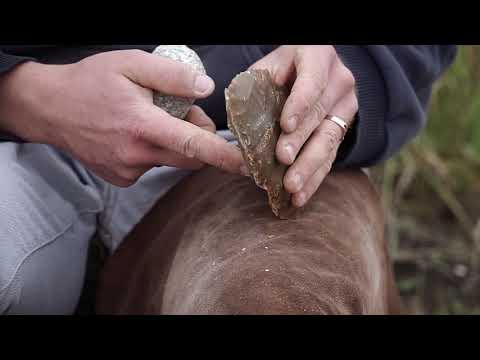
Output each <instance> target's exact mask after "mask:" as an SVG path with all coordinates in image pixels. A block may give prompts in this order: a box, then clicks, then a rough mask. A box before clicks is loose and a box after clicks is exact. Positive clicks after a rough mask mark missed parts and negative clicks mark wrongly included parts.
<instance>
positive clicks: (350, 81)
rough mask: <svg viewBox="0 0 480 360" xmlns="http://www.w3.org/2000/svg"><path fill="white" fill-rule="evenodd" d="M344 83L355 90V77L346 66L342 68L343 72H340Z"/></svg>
mask: <svg viewBox="0 0 480 360" xmlns="http://www.w3.org/2000/svg"><path fill="white" fill-rule="evenodd" d="M340 74H341V78H342V82H343V83H344V84H345V85H346V86H348V87H349V88H353V87H354V86H355V83H356V81H355V77H354V76H353V74H352V72H351V71H350V69H348V68H347V67H346V66H342V70H341V72H340Z"/></svg>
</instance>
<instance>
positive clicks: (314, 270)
mask: <svg viewBox="0 0 480 360" xmlns="http://www.w3.org/2000/svg"><path fill="white" fill-rule="evenodd" d="M97 300H98V301H97V312H98V313H100V314H395V313H399V311H400V302H399V297H398V294H397V289H396V287H395V283H394V279H393V276H392V269H391V265H390V262H389V259H388V251H387V245H386V242H385V239H384V219H383V211H382V208H381V204H380V200H379V197H378V195H377V193H376V191H375V189H374V187H373V186H372V184H371V183H370V181H369V179H368V177H367V176H366V175H365V174H363V173H362V172H361V171H350V170H349V171H338V172H334V173H332V174H330V175H329V176H328V177H327V179H326V180H325V182H324V183H323V184H322V185H321V186H320V188H319V190H318V191H317V193H316V194H315V196H314V197H313V199H312V200H311V201H310V203H309V205H308V206H307V208H306V211H305V213H304V214H303V216H302V217H301V218H299V219H296V220H279V219H278V218H276V217H275V216H274V215H273V214H272V211H271V210H270V208H269V206H268V202H267V199H266V194H265V192H264V191H263V190H261V189H259V188H257V187H256V186H255V185H254V184H253V181H252V180H251V179H248V178H244V177H241V176H236V175H231V174H226V173H223V172H220V171H218V170H216V169H214V168H205V169H203V170H201V171H199V172H197V173H195V174H193V175H192V176H190V177H188V178H186V179H184V180H183V181H182V182H181V183H179V184H178V185H177V186H176V187H175V188H173V189H172V190H171V191H170V192H169V193H168V194H167V195H166V196H165V197H163V198H162V199H161V200H160V201H159V202H158V203H157V205H156V206H155V207H154V208H153V209H152V210H151V211H150V212H149V214H147V215H146V216H145V218H144V219H143V220H142V222H141V223H140V224H139V225H138V226H137V227H136V228H135V229H134V230H133V231H132V233H131V234H130V235H129V236H128V238H127V239H126V240H125V242H124V243H123V244H122V246H121V247H120V248H119V249H118V251H117V252H116V253H115V254H114V255H113V256H111V258H110V259H109V260H108V262H107V264H106V267H105V268H104V270H103V273H102V276H101V280H100V287H99V291H98V299H97Z"/></svg>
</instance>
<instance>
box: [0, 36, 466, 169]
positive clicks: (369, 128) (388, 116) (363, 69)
mask: <svg viewBox="0 0 480 360" xmlns="http://www.w3.org/2000/svg"><path fill="white" fill-rule="evenodd" d="M191 47H192V48H194V49H195V50H196V51H197V52H198V54H199V55H200V57H201V59H202V61H203V63H204V64H205V67H206V70H207V73H208V74H209V75H210V76H211V77H212V78H213V79H214V80H215V83H216V89H215V92H214V94H212V95H211V96H210V97H209V98H208V99H204V100H201V101H198V102H197V104H198V105H200V106H202V107H203V109H204V110H205V111H206V112H207V113H208V114H209V115H210V117H211V118H212V119H213V120H214V121H215V122H216V124H217V127H218V129H225V128H226V114H225V100H224V89H225V88H226V87H227V86H228V84H229V83H230V81H231V80H232V79H233V77H234V76H235V75H236V74H238V73H239V72H241V71H244V70H246V69H247V68H248V67H249V66H250V65H251V64H253V63H254V62H255V61H257V60H258V59H260V58H262V57H263V56H265V55H266V54H267V53H269V52H271V51H272V50H273V49H274V48H275V47H276V46H275V45H191ZM335 47H336V49H337V52H338V54H339V56H340V58H341V59H342V60H343V62H344V63H345V65H346V66H347V67H349V68H350V70H351V71H352V72H353V74H354V76H355V78H356V82H357V90H358V96H359V113H358V115H357V121H356V123H355V126H354V127H353V129H352V130H351V131H350V132H349V133H348V135H347V137H346V139H345V141H344V143H343V144H342V146H341V148H340V150H339V155H338V158H337V161H336V166H337V167H347V166H348V167H358V166H362V167H365V166H370V165H374V164H376V163H378V162H380V161H383V160H385V159H387V158H389V157H390V156H392V155H393V154H394V153H395V152H397V151H398V150H399V149H400V148H401V147H402V145H404V144H405V143H406V142H407V141H409V140H411V139H412V138H413V137H414V136H415V135H416V134H417V133H418V131H419V130H420V129H421V128H422V127H423V126H424V124H425V120H426V111H427V107H428V102H429V99H430V94H431V91H432V85H433V83H434V82H435V81H436V80H437V79H438V78H439V77H440V75H441V74H442V73H443V71H444V70H445V69H446V68H447V67H448V66H449V65H450V64H451V63H452V61H453V59H454V58H455V55H456V52H457V47H456V46H454V45H363V46H360V45H336V46H335ZM129 48H137V49H143V50H145V51H149V52H151V51H153V49H154V48H155V46H154V45H151V46H145V45H122V46H83V47H57V46H40V45H37V46H28V45H24V46H3V47H0V50H1V51H0V73H2V72H5V71H9V70H10V69H11V68H13V67H14V66H15V65H17V64H19V63H21V62H23V61H25V60H28V59H35V60H36V61H40V62H44V63H49V64H64V63H71V62H75V61H78V60H80V59H82V58H84V57H86V56H89V55H93V54H95V53H98V52H102V51H108V50H116V49H129ZM1 139H3V140H7V139H8V140H12V139H13V138H12V137H8V136H7V135H4V136H2V137H1ZM13 140H16V141H20V140H19V139H13Z"/></svg>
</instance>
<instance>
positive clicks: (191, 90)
mask: <svg viewBox="0 0 480 360" xmlns="http://www.w3.org/2000/svg"><path fill="white" fill-rule="evenodd" d="M122 73H123V75H125V76H126V77H128V78H129V79H130V80H131V81H133V82H135V83H137V84H138V85H140V86H143V87H146V88H149V89H151V90H155V91H158V92H160V93H162V94H166V95H173V96H181V97H189V98H204V97H207V96H209V95H210V94H211V93H212V92H213V90H214V89H215V83H214V82H213V80H212V79H211V78H210V77H209V76H208V75H204V74H201V73H199V72H197V71H195V70H194V69H193V68H192V67H191V66H190V65H187V64H183V63H181V62H178V61H175V60H172V59H168V58H164V57H160V56H156V55H153V54H150V53H148V52H145V51H134V52H131V53H130V54H129V58H128V59H127V61H125V62H124V66H123V68H122Z"/></svg>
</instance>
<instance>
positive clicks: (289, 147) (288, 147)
mask: <svg viewBox="0 0 480 360" xmlns="http://www.w3.org/2000/svg"><path fill="white" fill-rule="evenodd" d="M285 152H286V153H287V156H288V159H289V160H290V162H293V160H295V154H294V153H293V146H292V145H290V144H286V145H285Z"/></svg>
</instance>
